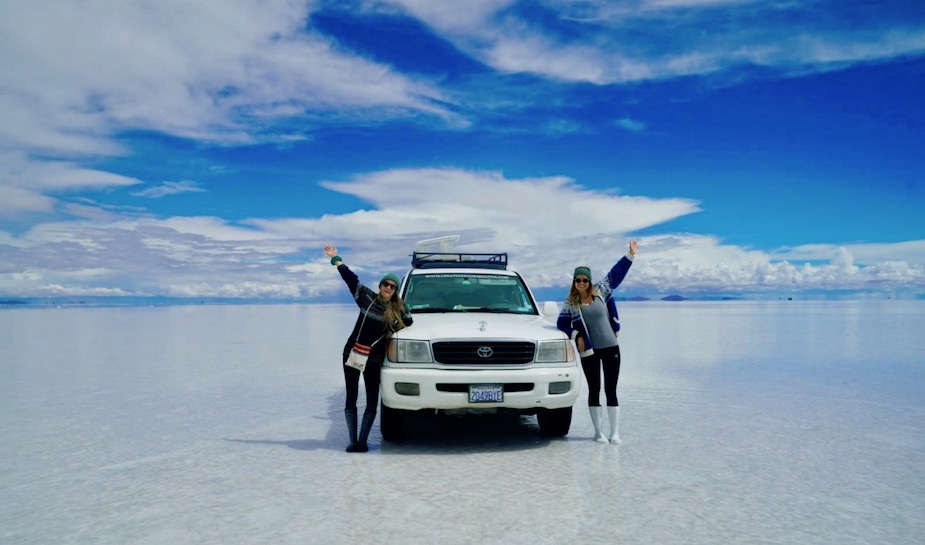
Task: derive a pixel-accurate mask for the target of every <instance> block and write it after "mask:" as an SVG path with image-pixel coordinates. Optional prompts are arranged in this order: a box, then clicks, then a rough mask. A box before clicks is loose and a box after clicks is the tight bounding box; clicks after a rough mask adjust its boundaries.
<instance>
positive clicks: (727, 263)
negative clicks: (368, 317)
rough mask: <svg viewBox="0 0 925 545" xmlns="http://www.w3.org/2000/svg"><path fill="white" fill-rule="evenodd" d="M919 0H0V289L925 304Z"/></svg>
mask: <svg viewBox="0 0 925 545" xmlns="http://www.w3.org/2000/svg"><path fill="white" fill-rule="evenodd" d="M923 84H925V3H922V2H914V1H910V0H886V1H877V2H871V1H860V0H818V1H805V2H801V1H750V0H634V1H633V0H631V1H625V2H602V1H595V0H586V1H577V0H535V1H516V0H474V1H459V2H432V1H430V0H396V1H379V0H368V1H365V0H357V1H336V2H335V1H325V0H319V1H298V0H260V1H256V0H253V1H251V0H220V1H219V0H199V1H196V2H187V1H176V0H159V1H157V2H151V1H137V2H128V3H127V2H120V1H117V0H85V1H80V2H77V1H72V0H63V1H62V0H55V1H50V0H33V1H31V2H3V3H0V297H66V296H73V297H91V296H119V297H171V298H175V297H179V298H207V297H208V298H236V299H258V300H267V301H273V300H305V301H325V300H331V299H332V298H336V297H342V293H341V292H342V291H343V284H342V282H341V280H340V278H339V276H338V275H337V274H336V273H335V272H334V271H333V270H332V268H331V267H330V265H329V264H328V261H327V258H326V257H325V256H324V254H323V252H322V246H323V245H324V244H325V243H328V242H330V243H333V244H335V245H336V246H337V247H338V249H339V250H340V252H341V254H342V255H343V257H344V261H345V262H346V263H347V264H348V265H350V266H351V267H352V268H353V269H355V270H356V271H357V272H358V274H360V277H361V279H363V280H364V281H366V282H367V283H375V282H376V281H377V280H378V278H379V277H380V276H381V275H382V274H383V273H385V272H388V271H394V272H399V273H401V272H403V271H404V270H406V269H407V268H408V266H409V261H410V260H409V255H410V253H411V252H412V250H413V249H414V246H415V243H416V242H417V241H420V240H426V239H432V238H437V237H442V236H448V235H458V236H459V239H458V242H457V248H458V249H459V250H460V251H470V252H494V251H506V252H508V253H509V255H510V262H511V265H512V266H513V267H515V268H516V269H518V270H519V271H520V272H521V273H522V274H524V276H525V277H526V278H527V280H528V281H529V283H530V285H531V286H532V287H533V288H534V291H536V292H538V293H542V294H543V295H548V296H550V297H560V298H564V295H565V291H566V288H567V286H568V283H569V280H570V278H571V272H572V270H573V269H574V267H575V266H577V265H589V266H591V267H592V270H593V271H595V274H596V275H598V276H600V275H602V274H603V273H604V272H605V271H606V270H607V269H608V268H609V267H610V266H612V265H613V263H614V262H615V261H616V260H617V259H619V257H620V256H622V255H623V254H624V253H625V252H626V248H627V244H628V242H629V241H630V240H638V241H639V253H638V255H637V257H636V260H635V262H634V265H633V268H632V270H631V271H630V274H629V275H628V276H627V279H626V281H625V282H624V284H623V286H621V288H620V290H621V293H622V295H624V296H627V297H629V296H644V297H661V296H664V295H667V294H682V295H685V296H689V297H714V296H724V297H725V296H729V297H746V298H774V297H783V296H788V297H791V296H792V297H807V298H858V297H860V298H888V297H893V298H923V297H925V220H923V219H922V213H921V210H922V208H923V204H925V179H923V172H925V100H922V98H921V89H922V87H923Z"/></svg>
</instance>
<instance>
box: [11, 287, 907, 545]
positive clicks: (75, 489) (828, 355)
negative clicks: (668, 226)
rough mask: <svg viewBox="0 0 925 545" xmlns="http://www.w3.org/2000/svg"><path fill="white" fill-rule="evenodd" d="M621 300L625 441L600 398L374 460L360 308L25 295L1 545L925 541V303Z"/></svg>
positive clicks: (479, 422) (438, 431)
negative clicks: (556, 419)
mask: <svg viewBox="0 0 925 545" xmlns="http://www.w3.org/2000/svg"><path fill="white" fill-rule="evenodd" d="M620 308H621V317H622V318H623V323H624V325H623V328H624V329H623V333H622V335H621V339H620V340H621V346H622V351H623V359H624V364H623V372H622V376H621V381H620V390H619V395H620V404H621V407H622V421H621V422H622V425H621V436H622V438H623V444H622V445H620V446H611V445H600V444H597V443H595V442H593V441H592V440H591V439H590V436H591V422H590V418H589V417H588V414H587V410H586V408H585V403H586V398H585V396H584V393H583V394H582V396H581V398H580V403H579V405H578V406H576V410H575V416H574V419H573V423H572V429H571V432H570V433H569V435H568V436H567V437H566V438H564V439H556V440H549V439H545V438H542V437H540V436H539V435H538V433H537V429H536V423H535V420H534V419H533V418H528V417H523V418H521V417H504V418H480V417H464V418H443V419H435V418H420V419H417V420H416V421H415V422H414V426H413V428H414V429H413V431H414V433H413V435H412V437H411V438H409V439H408V440H407V441H404V442H402V443H398V444H392V443H387V444H382V442H381V437H380V435H379V432H378V427H376V428H374V430H373V433H372V435H371V438H370V443H371V451H370V452H369V453H368V454H365V455H360V454H346V453H345V452H343V448H344V446H345V445H346V430H345V427H344V423H343V412H342V409H343V398H344V390H343V383H342V375H341V371H340V363H339V353H340V350H341V347H342V346H343V343H344V340H345V339H346V336H347V335H348V333H349V330H350V327H351V325H352V323H353V320H354V318H355V316H356V309H355V308H350V307H347V306H335V305H314V306H312V305H267V306H256V305H254V306H173V307H129V308H62V309H28V308H17V309H3V310H2V311H0V372H2V377H3V379H2V381H0V433H2V437H3V441H2V442H0V542H2V543H4V544H10V545H19V544H42V545H46V544H52V543H54V544H70V543H93V544H119V545H125V544H160V543H163V544H184V543H189V544H223V545H227V544H252V543H325V544H332V543H367V542H368V543H380V544H393V543H394V544H408V543H446V544H456V543H461V544H464V543H472V544H482V543H504V544H519V543H523V544H528V543H529V544H537V543H550V544H553V543H556V544H558V543H627V544H649V543H652V544H663V545H667V544H675V543H678V544H680V543H685V544H692V543H693V544H697V543H704V544H713V543H715V544H730V543H747V544H761V543H768V544H771V543H773V544H793V543H800V544H816V543H818V544H839V545H842V544H854V543H856V544H861V543H864V544H869V543H890V544H907V543H908V544H919V543H922V542H925V517H922V515H921V513H923V512H925V477H923V475H925V424H923V422H925V397H923V396H922V395H921V394H922V392H923V391H925V362H923V359H922V357H921V355H922V354H923V353H925V340H923V336H922V335H921V331H922V330H923V326H925V302H917V301H864V302H796V301H789V302H788V301H780V302H715V303H713V302H710V303H706V302H704V303H701V302H689V301H688V302H680V303H664V302H627V303H623V304H622V305H621V307H620ZM362 403H363V400H362V397H361V406H362Z"/></svg>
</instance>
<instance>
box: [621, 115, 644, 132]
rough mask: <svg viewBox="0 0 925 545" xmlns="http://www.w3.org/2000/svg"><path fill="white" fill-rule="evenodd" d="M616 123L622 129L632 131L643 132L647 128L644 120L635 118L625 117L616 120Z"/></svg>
mask: <svg viewBox="0 0 925 545" xmlns="http://www.w3.org/2000/svg"><path fill="white" fill-rule="evenodd" d="M616 125H617V126H618V127H620V128H621V129H626V130H628V131H630V132H643V131H644V130H646V128H647V125H646V124H645V123H643V122H642V121H636V120H635V119H630V118H628V117H624V118H621V119H618V120H617V121H616Z"/></svg>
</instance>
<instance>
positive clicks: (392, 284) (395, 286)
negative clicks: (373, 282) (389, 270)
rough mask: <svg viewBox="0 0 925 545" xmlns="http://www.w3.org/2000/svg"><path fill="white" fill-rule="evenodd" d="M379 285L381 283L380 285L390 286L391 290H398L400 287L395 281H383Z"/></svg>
mask: <svg viewBox="0 0 925 545" xmlns="http://www.w3.org/2000/svg"><path fill="white" fill-rule="evenodd" d="M379 285H380V286H385V287H387V288H389V289H390V290H397V289H398V285H397V284H394V283H392V282H383V283H382V284H379Z"/></svg>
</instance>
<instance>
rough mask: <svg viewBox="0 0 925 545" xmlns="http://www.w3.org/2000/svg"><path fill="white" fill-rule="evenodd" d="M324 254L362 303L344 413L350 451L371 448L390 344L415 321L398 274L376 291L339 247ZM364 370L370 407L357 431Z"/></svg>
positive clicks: (349, 349)
mask: <svg viewBox="0 0 925 545" xmlns="http://www.w3.org/2000/svg"><path fill="white" fill-rule="evenodd" d="M324 254H325V255H326V256H328V257H329V258H331V265H334V266H335V267H337V271H338V272H339V273H340V276H341V278H343V279H344V282H346V283H347V287H348V288H349V289H350V293H351V294H352V295H353V299H354V301H356V304H357V306H359V307H360V314H359V315H358V316H357V321H356V324H354V326H353V331H352V332H351V333H350V337H348V338H347V344H346V345H344V354H343V364H344V383H345V386H346V389H347V399H346V402H345V404H344V416H345V418H346V420H347V431H348V432H349V433H350V444H349V445H348V446H347V452H367V451H368V450H369V447H368V446H367V444H366V440H367V438H368V437H369V431H370V430H371V429H372V427H373V421H375V420H376V409H377V407H378V405H379V373H380V370H381V365H382V361H383V360H384V359H385V348H386V344H388V338H389V336H390V335H391V334H392V333H394V332H396V331H398V330H399V329H402V328H404V327H407V326H409V325H411V321H412V320H411V315H410V314H409V313H408V310H407V309H406V308H405V305H404V303H402V300H401V297H400V296H399V295H398V285H399V280H398V276H396V275H395V274H393V273H388V274H386V275H385V276H383V277H382V278H381V279H380V280H379V290H378V291H373V290H372V289H370V288H368V287H366V286H364V285H363V284H362V283H361V282H360V279H359V278H358V277H357V275H356V274H354V272H353V271H351V270H350V269H349V268H348V267H347V265H345V264H344V261H343V259H342V258H341V257H340V256H339V255H337V248H335V247H334V246H332V245H331V244H325V245H324ZM361 374H362V375H363V382H364V383H365V385H366V410H365V411H364V412H363V421H362V424H361V426H360V431H359V434H357V399H358V398H359V395H360V375H361Z"/></svg>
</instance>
